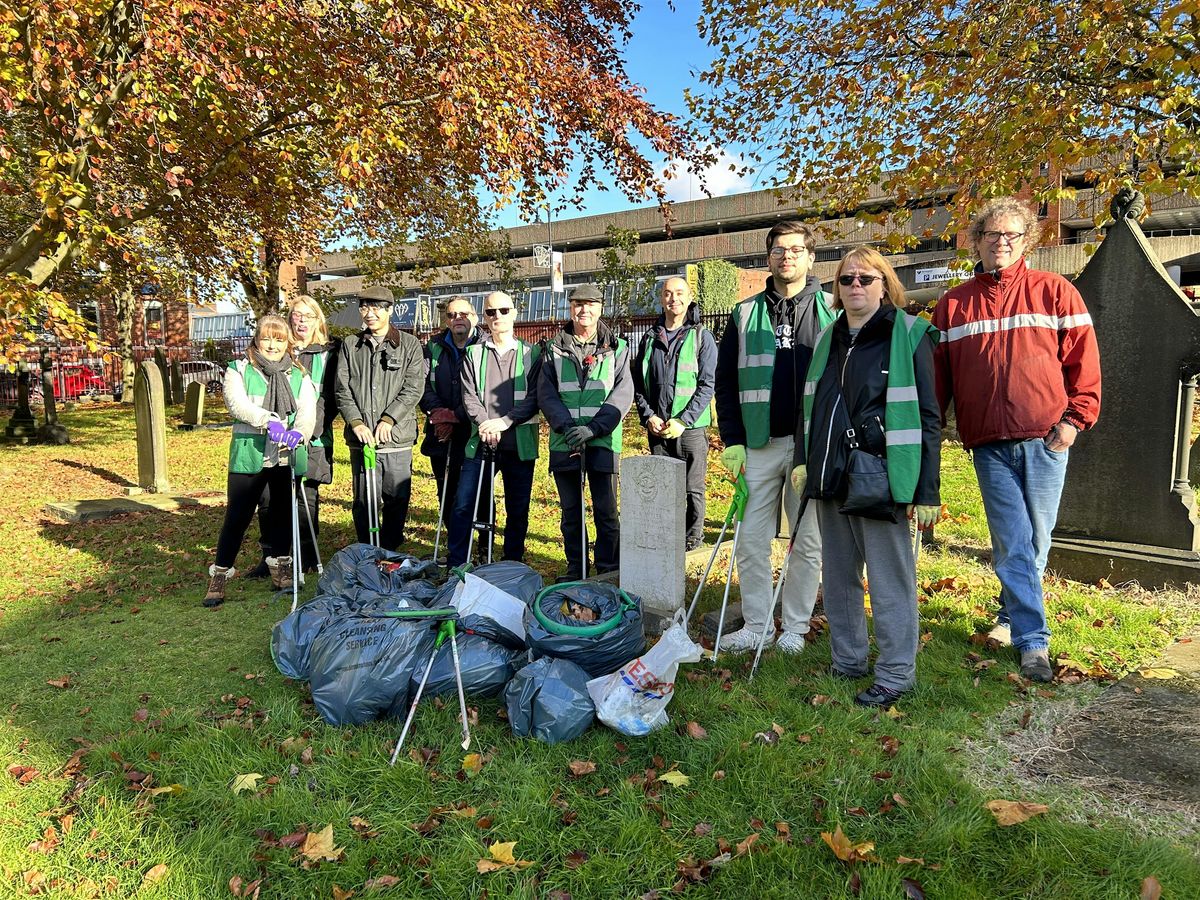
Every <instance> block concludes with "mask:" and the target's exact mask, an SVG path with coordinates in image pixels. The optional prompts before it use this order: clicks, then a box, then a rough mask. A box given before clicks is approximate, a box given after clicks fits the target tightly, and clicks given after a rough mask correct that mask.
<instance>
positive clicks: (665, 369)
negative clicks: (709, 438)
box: [629, 303, 717, 428]
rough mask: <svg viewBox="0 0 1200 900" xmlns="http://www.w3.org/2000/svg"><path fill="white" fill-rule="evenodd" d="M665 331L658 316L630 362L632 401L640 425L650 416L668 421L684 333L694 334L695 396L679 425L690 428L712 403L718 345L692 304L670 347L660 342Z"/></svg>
mask: <svg viewBox="0 0 1200 900" xmlns="http://www.w3.org/2000/svg"><path fill="white" fill-rule="evenodd" d="M665 330H666V319H665V317H664V316H659V317H658V321H656V322H655V323H654V325H653V327H652V328H651V329H650V330H649V331H647V332H646V333H645V334H644V335H642V340H641V343H640V344H639V345H638V351H637V355H636V356H634V357H633V358H632V359H630V360H629V369H630V374H631V375H632V376H633V401H634V403H635V404H637V411H638V418H640V419H641V420H642V424H643V425H645V424H646V421H647V420H648V419H649V418H650V417H651V416H658V417H659V418H660V419H662V420H663V421H664V422H665V421H666V420H667V419H669V418H671V408H672V406H673V405H674V403H675V377H676V374H677V372H678V369H679V353H680V350H681V349H682V348H683V342H684V340H685V339H686V337H687V333H688V332H689V331H696V332H697V335H696V363H697V368H698V371H697V373H696V393H695V394H693V395H692V399H691V401H690V402H689V403H688V405H687V406H685V407H684V408H683V409H682V410H681V411H680V413H679V421H680V422H682V423H683V424H684V425H686V426H688V427H689V428H690V427H691V426H692V425H693V423H695V421H696V420H697V419H698V418H700V416H701V415H702V414H703V412H704V411H705V410H706V409H708V407H709V404H711V403H712V398H713V386H714V383H715V381H716V375H717V343H716V341H714V340H713V336H712V333H711V332H709V331H708V329H706V328H702V327H701V326H700V307H699V306H697V305H696V304H695V303H692V304H690V305H689V306H688V308H687V312H686V313H684V316H683V325H682V326H681V327H680V330H679V333H678V334H677V335H675V340H674V341H672V342H671V346H670V347H668V346H667V344H666V342H665V341H664V338H663V333H664V332H665ZM647 349H649V352H650V366H649V373H648V375H649V377H648V378H646V377H643V375H642V359H643V358H644V357H645V355H646V352H647Z"/></svg>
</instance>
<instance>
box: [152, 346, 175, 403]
mask: <svg viewBox="0 0 1200 900" xmlns="http://www.w3.org/2000/svg"><path fill="white" fill-rule="evenodd" d="M154 364H155V365H156V366H158V374H159V376H160V377H161V378H162V387H163V402H164V403H170V402H171V394H170V390H171V365H170V363H168V362H167V356H166V354H165V353H163V349H162V347H155V348H154Z"/></svg>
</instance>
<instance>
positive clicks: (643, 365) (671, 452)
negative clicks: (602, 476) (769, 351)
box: [631, 277, 717, 550]
mask: <svg viewBox="0 0 1200 900" xmlns="http://www.w3.org/2000/svg"><path fill="white" fill-rule="evenodd" d="M659 297H660V299H661V301H662V309H663V311H662V315H661V316H659V317H658V321H657V322H655V323H654V325H653V327H652V328H651V329H650V330H649V331H647V332H646V334H645V335H644V336H643V337H642V342H641V344H640V345H639V346H638V352H637V356H636V358H635V360H634V362H633V365H632V366H631V369H632V373H631V374H632V375H633V397H634V403H636V404H637V410H638V416H639V418H641V420H642V424H643V425H645V426H646V432H647V435H646V438H647V442H648V444H649V447H650V452H651V453H652V454H653V455H655V456H669V457H671V458H672V459H678V460H682V461H683V462H684V463H685V464H686V465H687V519H686V521H687V539H686V545H685V546H686V547H687V549H688V550H694V549H695V548H697V547H699V546H700V545H701V544H702V543H704V479H705V476H706V474H707V472H708V425H709V424H710V423H711V422H712V410H711V408H710V407H711V406H712V397H713V381H714V379H715V378H716V369H717V345H716V342H715V341H714V340H713V336H712V334H711V332H709V331H708V330H707V329H706V328H704V327H703V326H701V324H700V307H699V306H697V305H696V304H695V303H694V302H692V293H691V289H690V288H689V287H688V283H687V280H686V279H683V278H679V277H674V278H668V279H667V280H666V281H664V282H663V283H662V290H661V292H660V294H659Z"/></svg>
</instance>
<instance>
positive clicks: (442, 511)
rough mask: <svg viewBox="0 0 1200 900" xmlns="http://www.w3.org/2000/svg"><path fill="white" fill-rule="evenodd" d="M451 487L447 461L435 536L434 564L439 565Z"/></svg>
mask: <svg viewBox="0 0 1200 900" xmlns="http://www.w3.org/2000/svg"><path fill="white" fill-rule="evenodd" d="M449 487H450V461H449V459H447V460H446V471H445V472H443V473H442V499H441V502H439V503H438V523H437V531H436V532H435V533H434V536H433V562H434V565H440V563H438V551H439V550H441V549H442V522H444V521H445V520H446V490H447V488H449Z"/></svg>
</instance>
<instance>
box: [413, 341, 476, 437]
mask: <svg viewBox="0 0 1200 900" xmlns="http://www.w3.org/2000/svg"><path fill="white" fill-rule="evenodd" d="M479 337H480V334H479V329H478V328H476V329H475V331H474V332H472V334H471V336H470V337H469V338H468V340H467V343H466V346H465V347H464V348H463V349H462V350H459V349H458V348H457V347H456V346H454V339H453V338H452V337H450V329H449V328H447V329H446V330H444V331H443V332H442V333H441V334H439V335H437V336H436V337H434V338H431V339H430V341H429V343H428V344H426V345H425V365H426V367H427V368H428V370H429V376H428V377H427V378H426V379H425V393H424V394H422V395H421V402H420V404H418V405H419V406H420V407H421V412H423V413H425V437H424V439H423V440H422V441H421V452H422V453H424V454H425V455H426V456H445V455H446V453H447V452H448V450H449V448H450V445H451V444H452V443H454V444H458V445H459V446H464V447H465V446H466V443H467V440H468V439H469V438H470V437H471V421H470V417H469V416H468V415H467V411H466V410H465V409H463V403H462V379H461V377H460V373H461V372H462V361H463V357H465V356H466V347H470V346H471V345H472V344H474V343H475V342H476V341H478V340H479ZM434 344H440V345H441V348H442V350H441V354H440V355H439V357H438V361H437V364H436V365H435V364H434V362H433V346H434ZM442 408H445V409H452V410H454V415H455V416H457V417H458V422H457V423H456V424H455V426H454V432H453V434H451V436H450V440H448V441H439V440H438V439H437V438H436V437H434V436H433V425H432V423H431V422H430V421H429V414H430V413H432V412H433V411H434V410H435V409H442Z"/></svg>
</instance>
